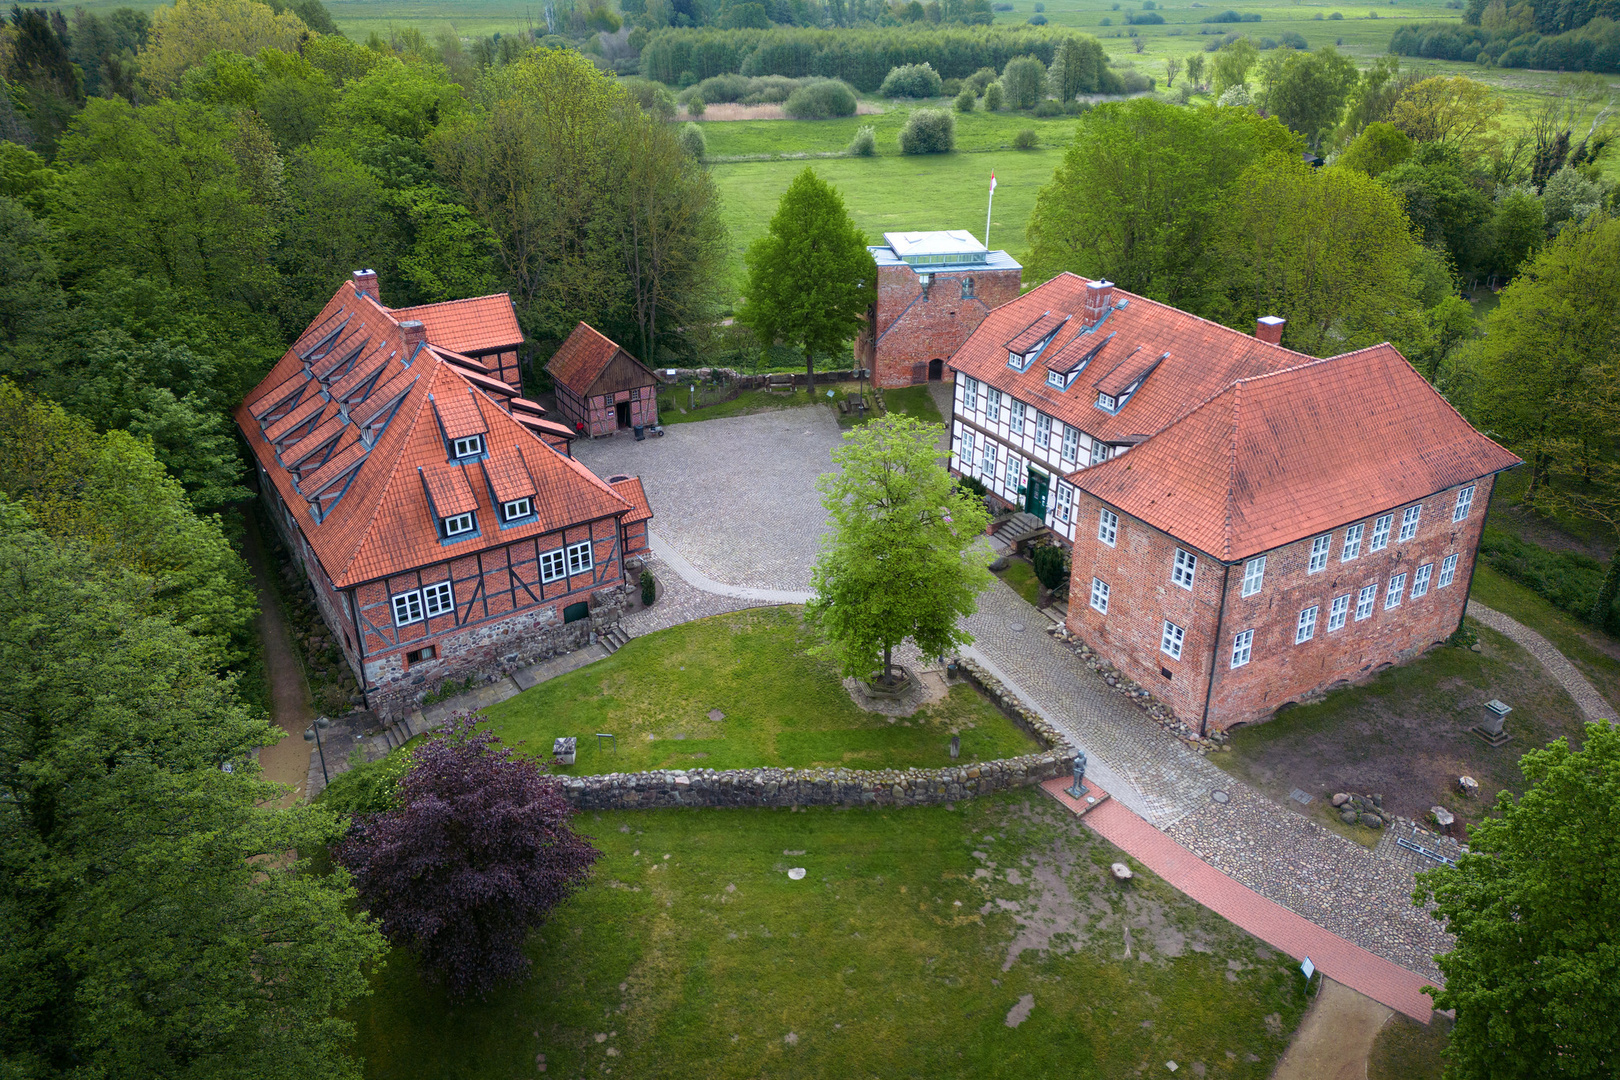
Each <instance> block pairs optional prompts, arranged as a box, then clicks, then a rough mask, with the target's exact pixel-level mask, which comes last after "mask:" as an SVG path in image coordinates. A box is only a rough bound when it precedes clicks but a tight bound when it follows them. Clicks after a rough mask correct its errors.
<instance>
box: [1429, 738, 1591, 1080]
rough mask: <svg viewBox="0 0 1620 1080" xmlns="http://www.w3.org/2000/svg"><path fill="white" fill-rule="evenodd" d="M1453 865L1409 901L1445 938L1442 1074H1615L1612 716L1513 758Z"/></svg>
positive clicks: (1440, 995) (1583, 1079)
mask: <svg viewBox="0 0 1620 1080" xmlns="http://www.w3.org/2000/svg"><path fill="white" fill-rule="evenodd" d="M1519 767H1520V769H1521V770H1522V771H1523V773H1524V777H1525V780H1527V781H1528V782H1529V784H1530V787H1529V789H1528V790H1526V791H1525V792H1524V794H1523V795H1522V796H1521V797H1519V798H1518V799H1514V798H1513V796H1512V795H1511V794H1509V793H1508V792H1503V793H1502V794H1501V795H1500V796H1499V797H1498V798H1497V802H1496V807H1495V809H1496V816H1494V817H1490V818H1487V819H1486V820H1484V821H1482V822H1480V823H1479V824H1478V825H1475V826H1473V827H1472V828H1470V829H1469V831H1468V840H1469V850H1468V853H1467V854H1465V855H1463V856H1462V857H1461V858H1460V859H1459V860H1458V861H1457V865H1456V866H1447V867H1440V868H1438V869H1435V870H1429V871H1425V872H1424V873H1422V874H1419V875H1418V882H1419V884H1418V889H1417V892H1416V894H1415V897H1414V899H1415V900H1416V901H1417V902H1419V903H1424V902H1427V901H1430V900H1433V901H1434V903H1435V908H1434V915H1435V917H1436V918H1437V919H1443V920H1445V922H1446V927H1447V929H1448V930H1450V932H1451V933H1452V934H1453V935H1455V936H1456V939H1457V944H1456V946H1455V948H1453V949H1452V950H1451V951H1450V952H1447V953H1442V954H1441V955H1440V956H1438V957H1436V962H1437V963H1438V964H1439V965H1440V970H1441V972H1442V973H1443V974H1444V975H1445V977H1446V986H1445V989H1443V990H1433V991H1430V993H1431V994H1432V995H1433V996H1434V1001H1435V1006H1436V1007H1437V1008H1442V1009H1455V1010H1456V1012H1457V1022H1456V1026H1455V1027H1454V1028H1453V1029H1452V1032H1451V1039H1450V1045H1449V1047H1448V1049H1447V1062H1446V1074H1445V1075H1446V1078H1447V1080H1547V1078H1549V1077H1567V1078H1569V1080H1587V1078H1590V1080H1609V1078H1612V1077H1613V1076H1615V1075H1616V1073H1617V1072H1620V728H1616V727H1615V726H1614V725H1613V724H1612V723H1611V722H1606V721H1603V722H1596V723H1589V724H1587V726H1586V730H1585V732H1584V738H1583V744H1582V745H1581V747H1580V748H1579V749H1574V748H1572V747H1571V746H1570V745H1569V742H1568V740H1566V739H1562V738H1560V739H1558V740H1557V741H1556V742H1554V743H1552V744H1550V745H1549V746H1547V747H1546V748H1544V749H1539V750H1532V751H1530V752H1529V753H1527V754H1525V755H1524V757H1523V758H1522V759H1521V760H1520V763H1519Z"/></svg>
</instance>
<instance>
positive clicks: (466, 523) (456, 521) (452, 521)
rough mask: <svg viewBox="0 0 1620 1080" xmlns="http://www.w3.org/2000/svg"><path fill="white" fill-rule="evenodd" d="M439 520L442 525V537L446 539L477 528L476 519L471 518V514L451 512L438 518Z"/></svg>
mask: <svg viewBox="0 0 1620 1080" xmlns="http://www.w3.org/2000/svg"><path fill="white" fill-rule="evenodd" d="M439 520H440V524H441V525H442V526H443V531H444V538H445V539H446V540H448V539H450V538H451V537H452V536H462V535H464V534H466V533H470V532H472V531H474V530H475V529H477V528H478V524H477V521H476V520H475V519H474V518H473V515H472V514H453V515H451V516H450V517H447V518H440V519H439Z"/></svg>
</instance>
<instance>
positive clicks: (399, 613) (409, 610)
mask: <svg viewBox="0 0 1620 1080" xmlns="http://www.w3.org/2000/svg"><path fill="white" fill-rule="evenodd" d="M390 599H391V600H392V601H393V605H394V625H395V626H410V625H411V624H412V623H419V622H421V621H422V591H421V590H420V589H412V590H411V591H410V592H402V593H396V594H395V595H394V596H392V597H390Z"/></svg>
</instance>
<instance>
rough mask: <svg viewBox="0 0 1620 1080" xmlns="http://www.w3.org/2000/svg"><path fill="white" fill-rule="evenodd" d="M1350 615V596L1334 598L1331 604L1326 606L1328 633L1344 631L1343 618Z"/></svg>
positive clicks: (1346, 594)
mask: <svg viewBox="0 0 1620 1080" xmlns="http://www.w3.org/2000/svg"><path fill="white" fill-rule="evenodd" d="M1348 614H1350V594H1349V593H1345V594H1344V595H1343V596H1335V597H1334V598H1333V603H1331V604H1329V605H1328V633H1330V634H1331V633H1333V631H1335V630H1343V629H1344V619H1345V616H1346V615H1348Z"/></svg>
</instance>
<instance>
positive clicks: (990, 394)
mask: <svg viewBox="0 0 1620 1080" xmlns="http://www.w3.org/2000/svg"><path fill="white" fill-rule="evenodd" d="M984 419H985V421H986V422H987V423H991V424H993V423H995V422H996V421H997V420H1000V419H1001V391H1000V390H997V389H996V388H995V387H993V386H991V387H987V388H986V389H985V391H984Z"/></svg>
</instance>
